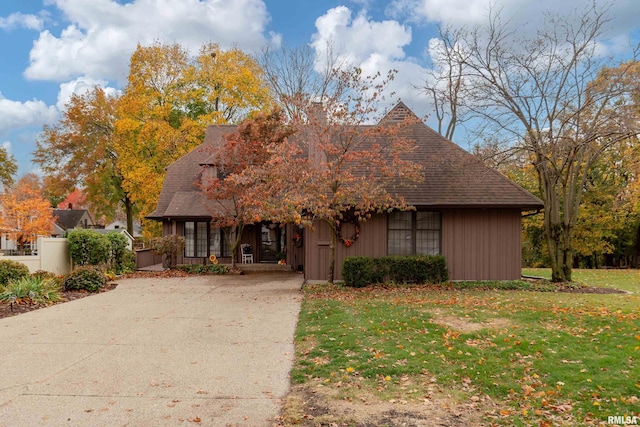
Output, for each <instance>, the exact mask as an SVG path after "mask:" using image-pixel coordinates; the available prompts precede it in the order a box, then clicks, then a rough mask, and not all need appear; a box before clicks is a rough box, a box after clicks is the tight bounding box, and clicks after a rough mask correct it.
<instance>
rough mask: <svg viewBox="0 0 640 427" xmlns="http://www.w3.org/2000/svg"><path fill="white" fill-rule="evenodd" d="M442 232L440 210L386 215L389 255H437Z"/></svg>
mask: <svg viewBox="0 0 640 427" xmlns="http://www.w3.org/2000/svg"><path fill="white" fill-rule="evenodd" d="M441 232H442V218H441V215H440V212H432V211H417V212H415V211H409V212H399V211H398V212H392V213H390V214H389V216H388V227H387V251H388V253H389V255H439V254H440V241H441Z"/></svg>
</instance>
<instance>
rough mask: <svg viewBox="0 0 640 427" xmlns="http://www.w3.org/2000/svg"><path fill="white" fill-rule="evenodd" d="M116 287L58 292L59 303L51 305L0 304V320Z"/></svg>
mask: <svg viewBox="0 0 640 427" xmlns="http://www.w3.org/2000/svg"><path fill="white" fill-rule="evenodd" d="M117 286H118V284H117V283H108V284H107V286H105V287H104V288H102V289H100V290H99V291H98V292H89V291H62V292H60V301H58V302H54V303H51V304H37V303H26V302H21V303H16V304H13V306H12V305H11V304H6V303H4V302H0V319H2V318H5V317H11V316H16V315H18V314H22V313H27V312H29V311H33V310H38V309H40V308H45V307H50V306H52V305H56V304H62V303H65V302H68V301H73V300H75V299H80V298H84V297H88V296H91V295H96V294H100V293H102V292H109V291H111V290H113V289H115V288H116V287H117Z"/></svg>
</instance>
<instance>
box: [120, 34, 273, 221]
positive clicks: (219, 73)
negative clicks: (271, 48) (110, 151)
mask: <svg viewBox="0 0 640 427" xmlns="http://www.w3.org/2000/svg"><path fill="white" fill-rule="evenodd" d="M269 105H270V97H269V92H268V89H267V88H266V85H265V84H264V83H263V81H262V73H261V70H260V68H259V67H258V65H257V64H256V63H255V61H253V60H252V59H251V58H250V57H249V56H248V55H247V54H245V53H243V52H242V51H241V50H239V49H236V48H234V49H229V50H226V51H225V50H222V49H220V48H219V46H218V45H216V44H205V45H203V46H202V48H201V50H200V52H199V53H198V55H197V56H196V57H195V58H194V57H192V56H191V55H190V54H189V52H188V51H187V50H186V49H184V48H183V47H181V46H180V45H178V44H172V45H167V44H161V43H155V44H153V45H151V46H138V48H137V49H136V51H135V52H134V54H133V55H132V57H131V65H130V71H129V81H128V84H127V86H126V87H125V89H124V93H123V95H122V97H121V98H120V99H119V101H118V108H117V115H118V120H117V121H116V123H115V129H116V134H117V138H116V144H115V151H116V153H117V156H118V162H119V163H120V165H121V171H122V174H123V178H124V181H123V188H124V190H125V191H127V193H128V194H130V195H131V198H132V200H133V201H134V203H135V204H136V205H137V206H138V208H139V209H140V212H141V214H142V215H143V216H144V215H145V214H148V213H150V212H151V211H152V210H153V209H154V208H155V205H156V203H157V200H158V196H159V193H160V189H161V188H162V182H163V180H164V176H165V168H166V167H167V166H168V165H169V164H171V163H172V162H173V161H175V160H176V159H178V158H179V157H181V156H183V155H184V154H186V153H188V152H189V151H191V150H192V149H193V148H194V147H196V146H197V145H199V144H200V143H201V142H202V141H203V140H204V133H205V129H206V127H207V126H208V125H210V124H226V123H234V122H239V121H240V120H242V119H243V118H245V117H246V116H247V115H248V114H249V113H251V112H254V111H259V110H262V109H264V108H265V107H268V106H269Z"/></svg>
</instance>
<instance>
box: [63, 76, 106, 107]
mask: <svg viewBox="0 0 640 427" xmlns="http://www.w3.org/2000/svg"><path fill="white" fill-rule="evenodd" d="M95 86H100V87H102V88H103V89H104V91H105V93H106V94H107V95H111V96H115V95H117V94H118V90H117V89H115V88H112V87H109V86H108V82H107V81H105V80H96V79H92V78H91V77H86V76H83V77H79V78H77V79H75V80H72V81H70V82H67V83H62V84H61V85H60V92H58V102H57V103H56V107H58V110H59V111H62V110H64V109H65V106H66V104H67V102H69V99H70V98H71V95H74V94H75V95H82V94H84V93H86V92H89V91H91V90H93V88H94V87H95Z"/></svg>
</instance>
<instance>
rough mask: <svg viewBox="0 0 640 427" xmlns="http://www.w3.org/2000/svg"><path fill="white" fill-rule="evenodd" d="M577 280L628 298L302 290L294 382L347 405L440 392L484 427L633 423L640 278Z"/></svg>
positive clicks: (616, 273) (593, 275) (614, 275)
mask: <svg viewBox="0 0 640 427" xmlns="http://www.w3.org/2000/svg"><path fill="white" fill-rule="evenodd" d="M524 274H527V275H535V276H544V275H548V271H546V270H525V271H524ZM574 278H575V279H576V280H579V281H582V282H583V283H585V284H587V285H590V286H603V287H615V288H619V289H624V290H627V291H631V292H634V293H633V294H569V293H553V292H529V291H496V290H473V289H466V290H446V289H433V288H431V289H430V288H429V287H408V288H396V289H392V288H390V289H382V288H364V289H349V288H342V287H339V286H330V285H316V286H307V287H306V288H305V300H304V303H303V306H302V310H301V313H300V322H299V325H298V331H297V335H296V349H297V361H296V365H295V367H294V370H293V382H294V383H312V382H313V383H323V384H325V385H326V386H327V387H330V388H331V387H332V388H334V389H335V391H336V398H338V399H347V400H349V399H354V398H356V397H357V396H358V395H359V394H361V393H364V392H366V393H372V394H373V395H375V396H376V398H377V399H380V400H381V401H389V400H392V401H401V402H420V401H424V400H425V399H430V398H432V397H433V396H434V393H445V394H447V395H448V396H450V397H451V399H453V401H455V402H457V403H462V402H474V404H476V405H477V406H478V407H479V409H480V411H481V413H482V416H481V418H482V419H483V423H486V425H505V426H507V425H508V426H511V425H513V426H545V425H548V426H556V425H605V424H606V422H607V417H608V416H614V415H635V416H640V410H639V408H640V401H639V400H638V396H640V366H639V365H638V363H639V360H638V359H639V356H640V331H639V329H638V328H639V327H640V299H639V297H638V294H639V293H640V284H639V283H640V272H638V271H633V270H608V271H602V270H601V271H586V270H583V271H576V272H575V277H574Z"/></svg>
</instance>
